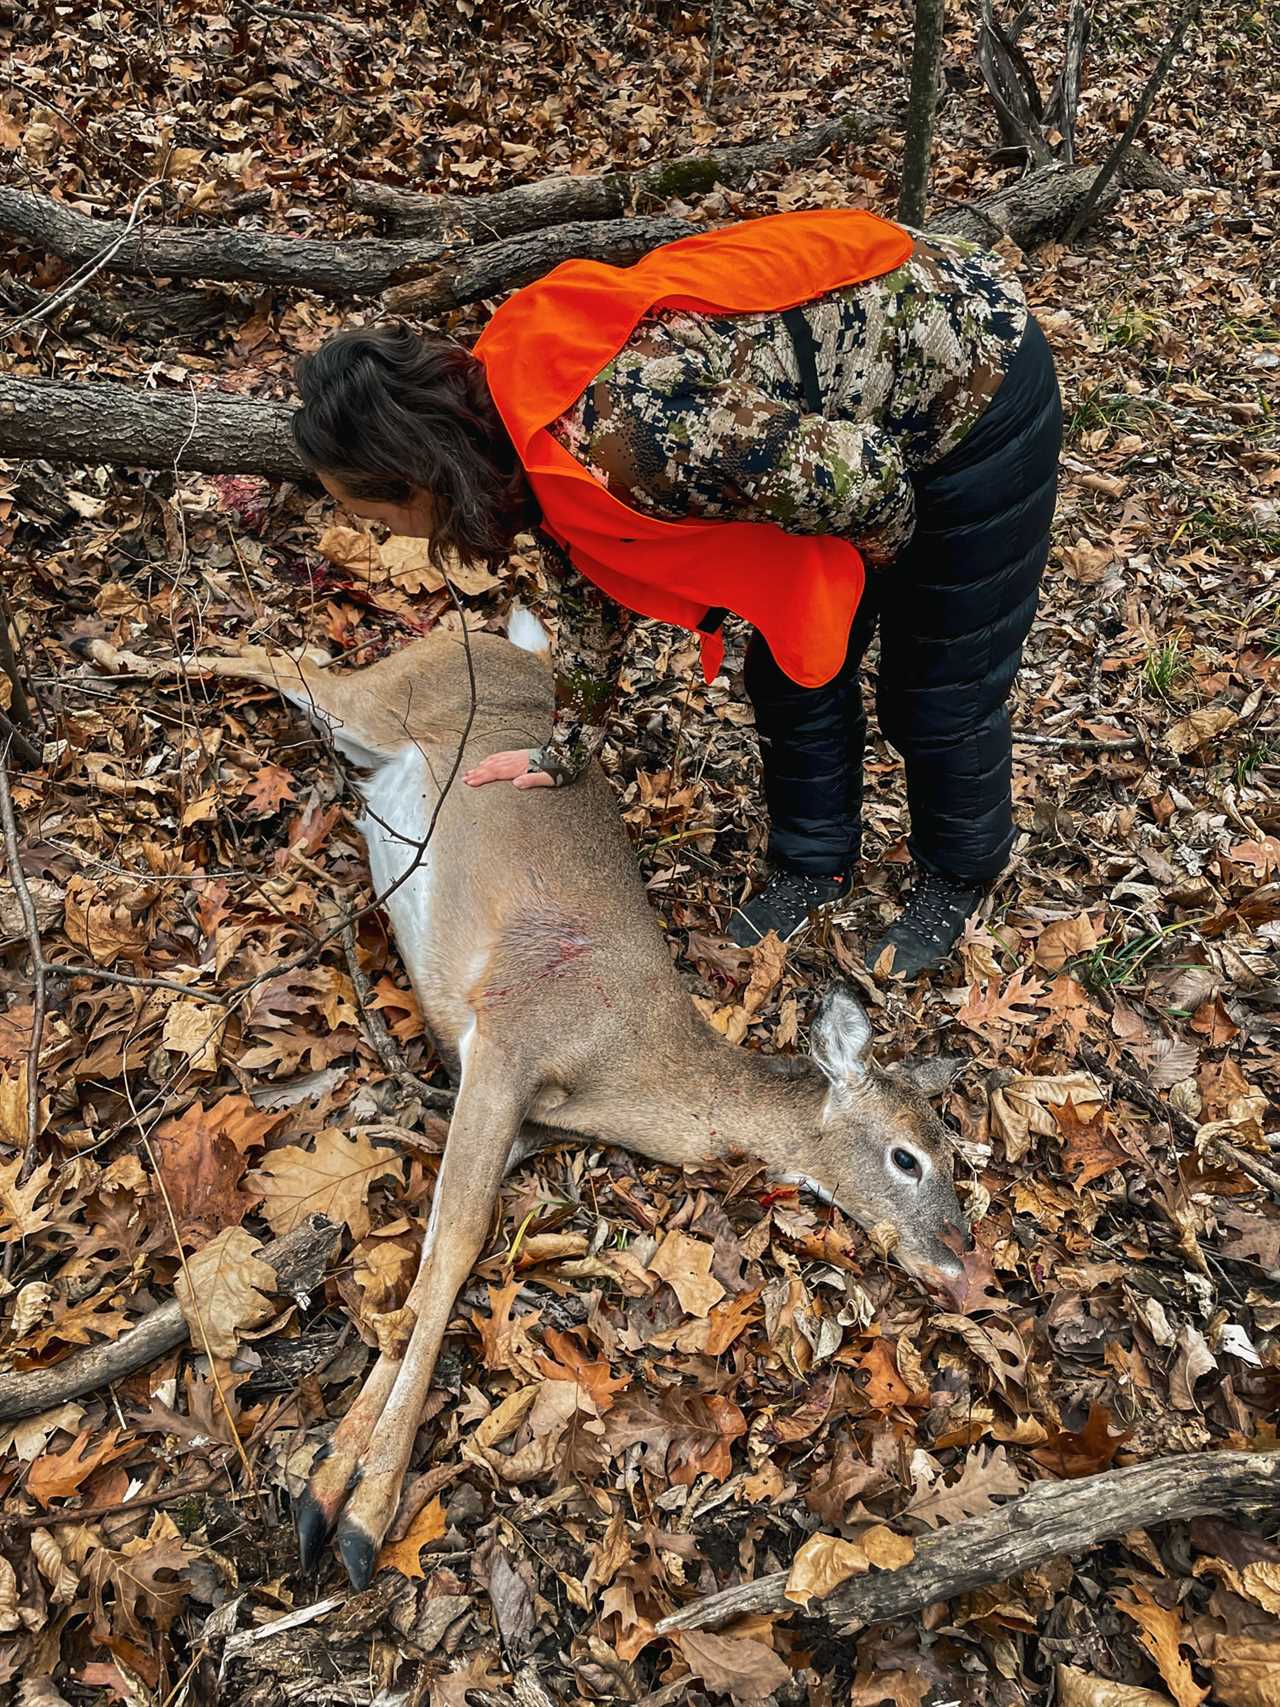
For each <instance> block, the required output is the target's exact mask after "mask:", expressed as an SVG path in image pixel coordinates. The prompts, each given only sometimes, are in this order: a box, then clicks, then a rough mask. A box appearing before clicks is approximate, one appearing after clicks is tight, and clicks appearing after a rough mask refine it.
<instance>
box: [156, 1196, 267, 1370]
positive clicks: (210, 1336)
mask: <svg viewBox="0 0 1280 1707" xmlns="http://www.w3.org/2000/svg"><path fill="white" fill-rule="evenodd" d="M260 1249H261V1246H260V1245H259V1243H258V1241H257V1240H256V1239H255V1238H252V1237H251V1236H250V1235H249V1234H248V1233H246V1232H245V1230H244V1228H243V1227H226V1228H224V1229H223V1231H222V1232H221V1233H219V1234H218V1236H217V1237H216V1238H215V1239H211V1240H210V1242H209V1243H208V1244H207V1245H206V1246H205V1247H204V1248H203V1250H199V1251H197V1252H196V1253H195V1255H194V1256H191V1257H188V1258H187V1266H186V1269H185V1270H184V1271H183V1272H182V1273H181V1274H179V1275H178V1277H177V1279H176V1280H175V1281H174V1286H173V1290H174V1294H175V1296H176V1297H177V1299H178V1302H179V1303H180V1304H181V1305H182V1314H183V1315H184V1316H185V1317H186V1319H187V1322H188V1323H189V1324H190V1327H191V1338H192V1341H193V1342H194V1343H195V1344H196V1345H199V1346H203V1345H204V1344H205V1343H206V1340H207V1343H208V1349H209V1350H210V1351H211V1352H212V1353H213V1355H214V1356H215V1357H233V1356H234V1355H235V1352H236V1348H237V1346H238V1345H239V1343H240V1337H239V1336H240V1330H241V1329H242V1328H256V1327H258V1326H259V1325H260V1324H261V1323H262V1322H265V1321H266V1320H267V1318H268V1317H269V1316H271V1315H272V1314H273V1313H274V1311H275V1308H276V1306H275V1304H274V1303H273V1302H272V1300H271V1298H270V1297H269V1296H265V1294H269V1293H272V1292H274V1291H275V1289H276V1286H277V1284H278V1282H277V1280H276V1271H275V1270H274V1269H273V1268H272V1266H271V1264H270V1263H268V1262H263V1260H262V1258H261V1257H260V1256H258V1254H257V1253H258V1251H259V1250H260Z"/></svg>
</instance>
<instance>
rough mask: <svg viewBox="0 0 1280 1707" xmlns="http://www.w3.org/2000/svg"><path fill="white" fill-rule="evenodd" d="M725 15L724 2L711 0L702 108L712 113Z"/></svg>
mask: <svg viewBox="0 0 1280 1707" xmlns="http://www.w3.org/2000/svg"><path fill="white" fill-rule="evenodd" d="M723 15H724V0H711V30H710V33H709V35H708V38H707V75H706V77H705V78H704V79H703V82H702V108H703V111H704V112H708V113H709V112H710V111H711V95H712V91H713V90H714V89H715V84H716V56H717V55H718V54H719V52H720V25H721V22H722V21H723Z"/></svg>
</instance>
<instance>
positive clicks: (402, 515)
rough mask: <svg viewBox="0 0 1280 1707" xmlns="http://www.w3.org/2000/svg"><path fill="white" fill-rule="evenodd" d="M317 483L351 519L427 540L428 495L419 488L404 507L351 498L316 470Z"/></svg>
mask: <svg viewBox="0 0 1280 1707" xmlns="http://www.w3.org/2000/svg"><path fill="white" fill-rule="evenodd" d="M317 475H318V478H319V481H320V484H321V485H322V486H323V487H324V489H325V491H326V492H327V493H328V494H329V496H330V497H331V498H333V499H335V500H336V501H337V502H338V503H339V504H341V505H342V507H343V509H344V510H347V511H348V512H349V513H350V514H351V515H353V516H363V517H364V518H365V520H366V521H371V522H381V523H382V525H383V527H385V528H390V530H391V532H392V533H400V534H407V535H408V536H409V537H410V538H411V539H429V538H430V536H431V530H432V513H431V510H432V506H431V494H430V493H429V492H425V491H423V490H422V489H421V488H420V487H418V488H415V489H414V491H413V493H412V496H411V497H410V498H409V500H408V502H407V503H404V504H379V503H377V502H375V501H374V500H373V499H372V498H355V497H353V496H352V495H351V493H350V492H348V491H347V489H346V487H345V486H343V484H342V482H341V481H340V480H338V479H337V478H336V477H335V476H334V475H332V474H326V473H324V472H323V470H318V471H317Z"/></svg>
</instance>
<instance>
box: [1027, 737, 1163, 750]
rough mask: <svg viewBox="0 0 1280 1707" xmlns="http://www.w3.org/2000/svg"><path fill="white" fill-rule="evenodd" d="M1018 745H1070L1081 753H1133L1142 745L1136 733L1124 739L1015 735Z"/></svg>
mask: <svg viewBox="0 0 1280 1707" xmlns="http://www.w3.org/2000/svg"><path fill="white" fill-rule="evenodd" d="M1013 740H1014V745H1015V746H1018V747H1070V748H1072V749H1073V750H1074V751H1076V752H1080V753H1132V752H1135V751H1136V750H1137V749H1138V748H1140V747H1141V746H1142V742H1141V741H1140V740H1139V738H1138V737H1137V736H1136V735H1130V736H1128V737H1126V739H1125V740H1123V741H1100V740H1097V739H1095V738H1094V737H1093V736H1092V735H1015V736H1014V738H1013Z"/></svg>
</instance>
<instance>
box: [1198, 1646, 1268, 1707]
mask: <svg viewBox="0 0 1280 1707" xmlns="http://www.w3.org/2000/svg"><path fill="white" fill-rule="evenodd" d="M1209 1669H1210V1670H1211V1671H1212V1672H1213V1686H1214V1699H1215V1701H1218V1702H1220V1703H1221V1707H1280V1641H1275V1642H1264V1641H1261V1640H1259V1638H1257V1637H1256V1636H1228V1637H1223V1636H1219V1637H1218V1640H1217V1643H1216V1644H1215V1647H1214V1651H1213V1658H1212V1660H1211V1661H1210V1662H1209Z"/></svg>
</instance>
